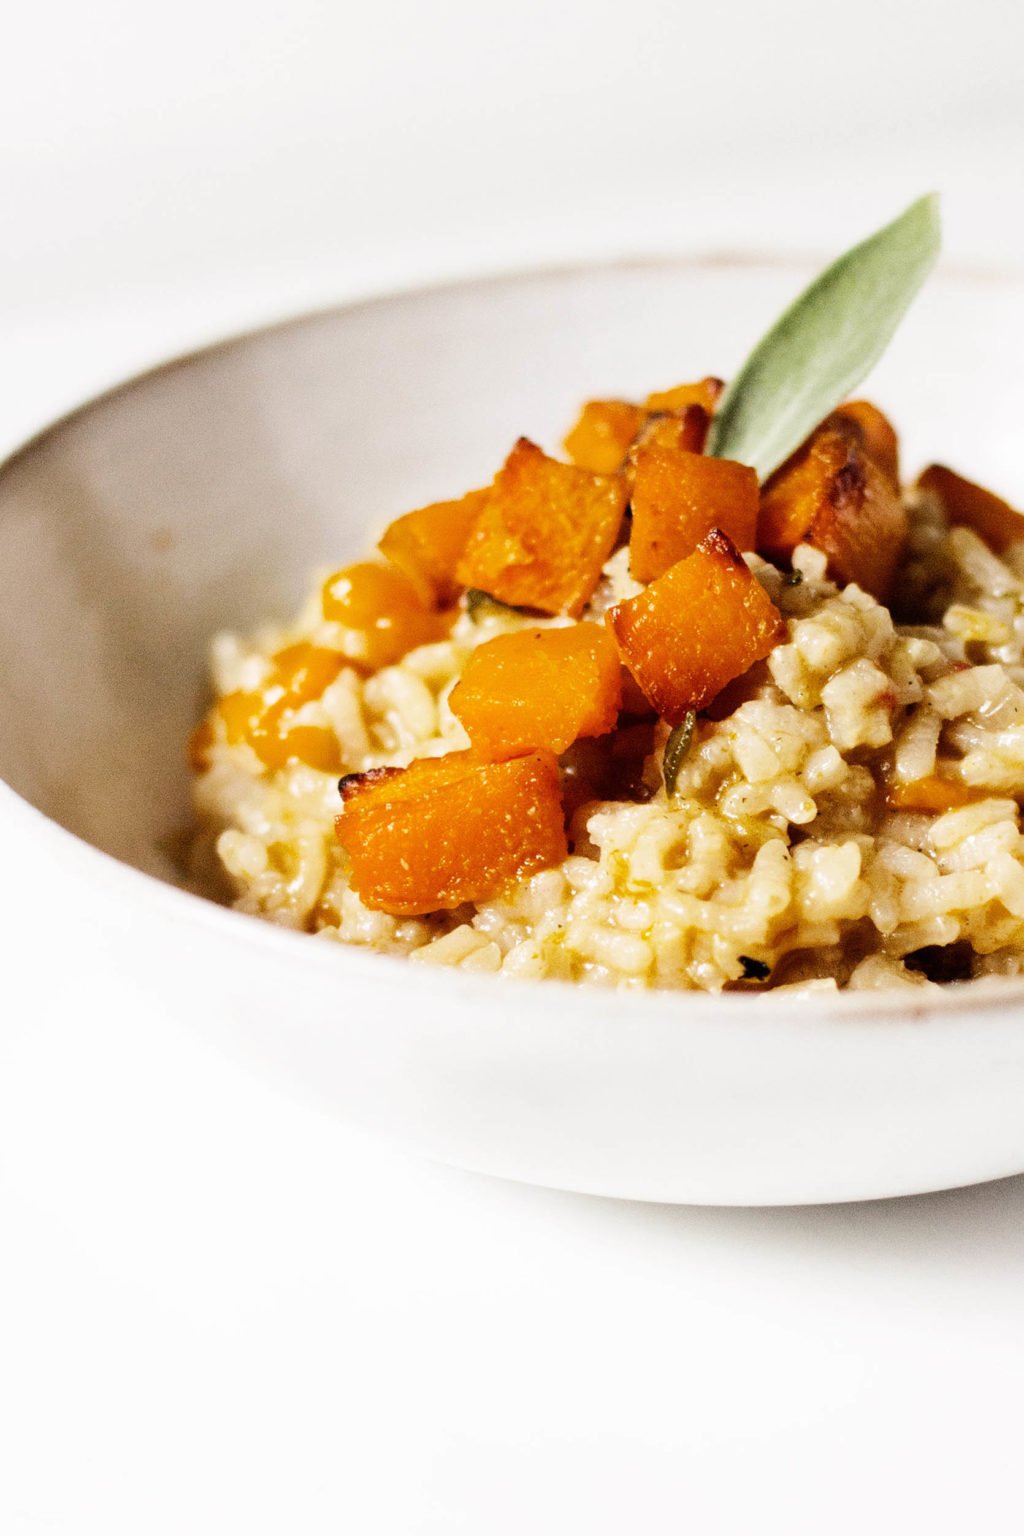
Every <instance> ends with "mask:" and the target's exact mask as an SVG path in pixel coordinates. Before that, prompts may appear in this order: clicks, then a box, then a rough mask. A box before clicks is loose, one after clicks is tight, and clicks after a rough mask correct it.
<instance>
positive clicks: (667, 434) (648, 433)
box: [631, 405, 711, 459]
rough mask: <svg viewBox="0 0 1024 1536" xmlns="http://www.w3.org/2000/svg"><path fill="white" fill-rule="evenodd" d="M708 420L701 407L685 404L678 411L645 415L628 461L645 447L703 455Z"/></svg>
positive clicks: (709, 421) (708, 417) (705, 412)
mask: <svg viewBox="0 0 1024 1536" xmlns="http://www.w3.org/2000/svg"><path fill="white" fill-rule="evenodd" d="M710 425H711V417H710V416H709V415H708V413H707V411H706V410H705V409H704V407H703V406H702V405H687V406H684V407H683V409H682V410H681V411H668V412H658V413H656V414H655V415H653V416H648V418H647V422H646V424H645V426H644V429H643V431H642V432H641V433H640V436H639V437H638V438H637V441H636V444H635V446H634V449H633V452H632V454H631V459H635V458H636V454H637V452H638V451H639V450H640V448H642V447H647V446H648V444H651V443H657V444H659V445H660V446H661V447H663V448H685V449H686V450H687V451H688V452H689V453H703V452H704V443H705V440H706V438H707V435H708V428H709V427H710Z"/></svg>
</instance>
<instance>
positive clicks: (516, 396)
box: [0, 262, 1024, 875]
mask: <svg viewBox="0 0 1024 1536" xmlns="http://www.w3.org/2000/svg"><path fill="white" fill-rule="evenodd" d="M809 270H810V269H809V268H802V267H800V266H798V265H793V264H758V263H742V262H732V263H730V262H715V263H710V262H709V263H700V262H696V263H686V262H665V263H649V264H642V263H637V264H626V265H619V266H612V267H606V268H598V269H592V270H583V271H567V272H559V273H553V274H535V275H529V276H525V277H514V278H508V279H499V280H494V281H485V282H479V283H471V284H462V285H458V286H453V287H449V288H442V289H434V290H427V291H423V292H420V293H413V294H408V295H401V296H397V297H392V298H386V299H382V300H377V301H374V302H372V303H368V304H362V305H357V306H353V307H350V308H346V309H339V310H336V311H332V312H328V313H324V314H318V315H313V316H311V317H308V318H304V319H301V320H297V321H294V322H291V323H289V324H286V325H283V326H279V327H276V328H273V329H271V330H267V331H263V332H260V333H257V334H254V335H251V336H246V337H242V338H241V339H239V340H237V341H233V342H230V343H227V344H225V345H222V346H219V347H216V348H213V349H212V350H210V351H207V352H203V353H200V354H198V355H196V356H194V357H191V358H188V359H185V360H184V361H182V362H179V363H175V364H172V365H170V366H168V367H166V368H164V369H161V370H158V371H157V372H155V373H153V374H150V375H147V376H146V377H144V378H142V379H140V380H138V381H136V382H134V383H132V384H129V385H126V386H125V387H124V388H122V389H120V390H117V391H115V392H114V393H113V394H111V395H108V396H106V397H104V398H103V399H101V400H99V401H97V402H95V403H94V404H92V405H89V406H87V407H86V408H84V409H83V410H81V411H79V412H77V413H76V414H75V415H73V416H72V417H70V418H69V419H67V420H65V421H63V422H61V423H59V424H58V425H57V426H55V427H53V428H52V429H50V430H49V431H48V432H46V433H45V434H44V435H43V436H41V437H40V438H38V439H37V440H35V441H34V442H33V443H32V444H30V445H29V446H28V447H27V448H26V449H24V450H22V452H21V453H20V454H18V455H16V456H15V457H14V458H13V459H12V460H11V461H10V462H9V463H8V464H7V465H6V466H5V467H4V468H3V470H2V471H0V571H2V572H3V576H4V600H3V602H2V603H0V688H2V691H3V700H4V707H3V710H2V712H0V776H2V777H3V778H4V779H6V781H7V782H8V783H9V784H10V786H11V787H12V788H13V789H14V790H15V791H17V792H18V793H19V794H20V795H22V796H24V797H25V798H26V799H28V800H29V801H31V802H32V803H33V804H34V805H36V806H37V807H38V808H39V809H41V810H42V811H44V812H45V813H46V814H48V815H49V816H51V817H53V818H54V819H55V820H57V821H59V822H60V823H62V824H63V825H64V826H65V827H67V828H68V829H69V830H71V831H73V832H75V833H77V834H79V835H80V836H81V837H83V838H85V839H86V840H87V841H89V842H91V843H94V844H95V845H97V846H98V847H100V848H102V849H104V850H105V851H106V852H108V853H111V854H113V855H114V856H115V857H118V858H120V859H123V860H125V861H127V862H129V863H131V864H133V865H135V866H137V867H138V868H141V869H144V870H147V871H150V872H151V873H156V874H164V875H167V874H169V873H170V867H169V864H168V863H167V862H166V861H165V857H164V855H163V853H162V852H161V847H162V843H163V841H164V840H165V839H166V838H167V836H168V835H169V834H171V833H173V832H174V831H175V830H176V829H178V828H180V827H181V826H182V825H183V824H184V823H186V822H187V819H188V774H187V768H186V765H185V758H184V752H183V742H184V740H185V737H186V735H187V732H188V730H189V729H190V727H191V725H192V724H193V723H194V720H195V718H196V715H197V712H198V710H199V708H200V706H201V703H202V698H203V693H204V687H205V682H204V675H205V658H206V654H207V649H208V645H209V641H210V638H211V636H212V635H213V634H214V633H215V632H216V631H217V630H218V629H222V628H229V627H241V628H243V629H244V628H246V627H247V626H251V625H254V624H256V623H258V622H260V621H261V620H263V619H266V618H268V617H277V616H286V615H287V614H289V613H290V612H291V611H292V610H293V609H294V608H295V607H296V606H297V605H298V603H299V602H300V600H301V599H302V597H303V595H304V593H305V592H306V590H307V588H308V585H309V583H310V580H311V577H312V575H313V573H314V572H315V571H317V570H318V569H322V568H324V567H330V566H332V565H334V564H340V563H343V562H344V561H345V560H347V559H350V558H352V557H353V556H355V555H357V554H359V553H360V552H362V551H363V550H365V549H367V548H369V546H370V544H371V542H372V538H373V536H374V534H375V532H376V531H377V529H378V528H379V527H380V526H381V525H382V524H383V523H385V522H386V521H387V520H388V519H389V518H391V517H393V516H396V515H397V514H399V513H400V512H403V511H407V510H408V509H409V508H411V507H414V506H420V505H422V504H424V503H426V502H429V501H431V500H434V499H438V498H441V497H446V496H454V495H457V494H460V493H461V492H462V491H463V490H465V489H467V488H469V487H471V486H474V485H478V484H483V483H485V482H486V481H487V480H488V479H489V478H490V476H491V475H492V474H493V473H494V471H495V469H496V468H497V466H498V465H499V464H500V462H501V460H502V458H503V457H504V455H505V453H506V452H507V451H508V449H509V447H510V446H511V443H512V442H513V441H514V439H515V438H516V437H517V436H518V435H520V434H521V433H525V434H526V435H528V436H531V437H534V438H535V439H536V440H537V441H539V442H540V443H541V444H542V445H544V446H546V447H548V448H555V447H556V446H557V444H558V442H559V439H560V437H561V435H562V434H563V432H564V431H565V430H566V429H567V427H568V426H569V425H570V423H571V421H572V419H573V416H574V412H575V411H576V409H577V407H578V405H579V404H580V403H581V402H582V400H583V399H584V398H587V397H590V396H595V395H603V394H619V395H625V396H627V397H629V396H633V397H637V396H638V397H641V398H642V397H643V396H644V395H645V394H646V393H648V392H649V391H650V390H651V389H654V388H660V387H663V386H667V385H670V384H673V383H676V382H679V381H680V380H682V379H685V378H690V377H698V376H700V375H701V374H703V373H706V372H713V373H721V374H726V375H727V374H728V373H729V371H730V370H732V369H734V368H735V367H736V366H737V364H738V363H739V362H740V361H741V360H742V357H743V355H744V354H745V352H746V351H747V350H748V349H749V347H750V345H751V343H752V342H753V341H754V340H755V339H756V337H757V336H758V335H759V334H760V332H761V331H762V330H763V328H764V327H765V326H766V325H767V324H768V323H769V322H770V321H771V319H772V318H773V317H774V315H775V314H776V312H777V311H778V310H779V309H780V308H781V306H782V305H783V304H784V303H785V302H786V301H787V300H788V299H789V298H791V297H792V296H793V295H794V293H795V292H796V291H797V290H798V289H799V287H800V286H801V284H802V283H803V281H805V280H806V277H807V275H808V272H809ZM1022 319H1024V284H1022V283H1020V282H1017V281H1014V280H996V279H979V278H969V277H962V276H961V277H958V276H956V275H941V276H939V277H938V278H936V279H934V280H933V282H932V283H931V284H930V286H929V287H928V289H927V290H926V292H925V294H924V295H923V296H922V298H921V299H920V300H919V302H918V304H917V305H916V306H915V308H914V310H913V311H912V312H911V315H910V316H909V318H908V320H907V321H906V323H905V325H904V327H903V329H902V331H901V332H900V334H899V336H898V337H897V339H896V342H895V343H894V345H893V346H892V348H891V349H890V352H889V355H888V356H887V357H886V359H885V360H884V362H883V364H882V365H881V366H880V367H879V369H878V370H877V374H876V376H875V377H874V378H873V379H872V381H871V383H870V386H869V388H870V392H871V393H872V395H873V396H874V398H876V399H877V400H878V401H879V403H880V404H882V405H883V406H884V407H885V408H886V409H887V410H889V411H890V412H891V413H892V415H893V416H894V419H895V421H896V424H897V426H898V427H899V428H900V429H901V432H902V436H903V443H904V457H905V464H906V467H907V469H909V470H910V471H915V470H916V469H917V468H919V467H920V466H921V465H922V464H923V463H924V462H925V461H926V460H928V459H930V458H939V459H943V460H945V461H948V462H951V463H953V464H954V465H956V466H957V467H959V468H962V469H963V470H965V471H966V472H967V473H969V474H975V475H977V476H979V477H982V478H987V479H988V480H989V481H991V483H992V484H993V485H994V487H995V488H996V489H999V490H1001V491H1002V492H1003V494H1005V495H1007V496H1009V497H1010V498H1011V499H1014V498H1016V499H1018V500H1020V499H1024V469H1022V466H1021V460H1020V457H1019V454H1018V453H1017V451H1016V436H1017V433H1018V430H1019V426H1018V424H1019V422H1020V420H1021V417H1022V414H1024V381H1022V378H1021V374H1020V371H1019V370H1017V369H1013V368H1011V366H1010V361H1009V357H1008V352H1007V348H1006V345H1005V342H1006V336H1007V335H1008V334H1013V333H1014V332H1015V331H1017V330H1019V329H1020V328H1021V321H1022ZM1004 359H1005V360H1004Z"/></svg>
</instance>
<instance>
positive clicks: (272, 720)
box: [206, 683, 341, 773]
mask: <svg viewBox="0 0 1024 1536" xmlns="http://www.w3.org/2000/svg"><path fill="white" fill-rule="evenodd" d="M302 702H304V701H303V700H301V699H297V698H296V697H295V696H294V695H293V696H292V697H291V698H289V697H288V695H287V694H286V693H285V692H284V690H283V688H282V687H281V686H280V685H275V684H273V683H271V684H270V685H268V686H267V687H266V688H265V689H263V690H262V691H259V692H254V693H229V694H226V695H225V696H224V698H222V699H221V700H220V703H219V704H217V705H216V707H215V708H214V710H213V711H212V712H211V715H210V717H209V719H210V722H211V735H210V740H209V743H208V744H207V748H206V751H207V754H208V751H209V746H210V745H212V742H213V740H214V739H215V735H214V732H215V729H216V724H217V723H218V722H219V726H220V729H221V731H222V732H223V737H224V739H225V740H226V741H227V742H228V744H229V745H231V746H238V745H240V744H241V743H243V742H244V743H245V744H246V746H249V747H251V748H252V750H253V751H254V752H255V754H256V756H257V757H258V758H259V760H260V762H261V763H262V764H263V765H264V767H266V768H271V769H278V768H283V767H284V766H285V765H286V764H287V763H289V762H294V761H298V762H301V763H306V764H307V765H308V766H309V767H310V768H316V769H318V770H319V771H320V772H321V773H338V772H339V770H340V769H341V748H340V747H339V745H338V738H337V737H336V736H335V734H334V732H333V731H330V730H328V729H327V727H326V726H322V725H299V724H295V723H293V720H294V717H293V716H292V715H291V710H292V709H293V708H294V707H295V706H296V705H297V704H299V703H302Z"/></svg>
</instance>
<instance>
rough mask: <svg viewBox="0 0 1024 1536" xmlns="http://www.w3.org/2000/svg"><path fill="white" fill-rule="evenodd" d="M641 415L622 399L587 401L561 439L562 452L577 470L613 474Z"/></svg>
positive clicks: (620, 466)
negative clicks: (577, 419) (563, 450)
mask: <svg viewBox="0 0 1024 1536" xmlns="http://www.w3.org/2000/svg"><path fill="white" fill-rule="evenodd" d="M644 416H645V412H644V410H643V409H642V407H641V406H639V405H630V404H629V402H628V401H626V400H588V401H587V403H586V405H585V406H584V407H583V410H582V413H581V414H580V419H579V421H578V422H577V423H576V425H575V426H574V427H573V429H572V431H571V432H570V433H569V435H568V437H567V438H566V439H565V443H564V445H563V446H564V448H565V451H566V453H567V454H568V455H569V457H570V459H572V462H573V463H574V464H575V465H577V466H578V467H579V468H580V469H589V470H590V472H591V474H595V475H613V474H615V472H616V470H619V469H621V468H622V465H623V463H624V462H625V458H626V454H627V453H628V452H629V446H630V444H631V443H632V441H633V439H634V438H635V437H636V435H637V433H638V432H639V431H640V428H641V427H642V426H643V424H644Z"/></svg>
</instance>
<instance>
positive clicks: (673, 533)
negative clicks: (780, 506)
mask: <svg viewBox="0 0 1024 1536" xmlns="http://www.w3.org/2000/svg"><path fill="white" fill-rule="evenodd" d="M632 506H633V524H632V530H631V532H630V538H629V565H630V570H631V572H632V574H633V576H634V577H635V579H636V580H637V581H654V580H655V579H656V578H657V577H658V576H663V575H664V574H665V572H666V571H667V570H668V569H669V567H670V566H672V565H676V564H678V562H679V561H680V560H683V559H685V558H686V556H687V555H689V554H692V552H693V551H694V550H695V549H696V547H697V545H698V544H699V543H700V541H701V539H703V538H704V537H705V535H706V534H708V533H710V532H711V529H712V528H720V529H721V530H722V532H723V533H726V534H728V536H729V538H730V539H731V540H732V542H733V543H734V544H735V545H736V547H737V549H753V548H754V546H755V544H756V543H757V513H758V487H757V475H756V474H755V472H754V471H753V470H752V469H750V468H749V467H748V466H747V465H746V464H737V463H734V462H733V461H732V460H731V459H706V458H705V457H704V456H703V454H700V453H689V452H687V451H686V449H684V448H670V447H662V446H661V445H660V444H659V443H652V442H648V443H644V444H642V445H641V446H640V447H639V448H637V450H636V453H635V455H634V478H633V495H632Z"/></svg>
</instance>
